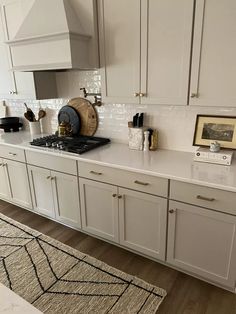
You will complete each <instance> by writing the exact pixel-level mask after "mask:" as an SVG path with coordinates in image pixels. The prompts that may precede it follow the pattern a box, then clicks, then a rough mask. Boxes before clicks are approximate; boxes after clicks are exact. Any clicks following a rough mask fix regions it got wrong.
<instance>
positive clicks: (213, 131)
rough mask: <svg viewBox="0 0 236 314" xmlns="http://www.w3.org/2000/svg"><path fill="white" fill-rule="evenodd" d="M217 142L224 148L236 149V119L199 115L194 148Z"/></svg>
mask: <svg viewBox="0 0 236 314" xmlns="http://www.w3.org/2000/svg"><path fill="white" fill-rule="evenodd" d="M215 141H217V142H218V143H220V146H221V147H222V148H229V149H236V117H230V116H210V115H197V118H196V125H195V132H194V138H193V145H194V146H210V144H211V143H212V142H215Z"/></svg>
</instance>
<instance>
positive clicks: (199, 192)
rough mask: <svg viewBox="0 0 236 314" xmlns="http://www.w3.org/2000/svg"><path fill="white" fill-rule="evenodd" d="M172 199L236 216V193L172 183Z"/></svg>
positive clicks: (172, 181) (177, 182) (176, 182)
mask: <svg viewBox="0 0 236 314" xmlns="http://www.w3.org/2000/svg"><path fill="white" fill-rule="evenodd" d="M170 199H172V200H176V201H181V202H186V203H190V204H194V205H197V206H202V207H206V208H210V209H215V210H218V211H221V212H225V213H229V214H233V215H236V206H235V204H236V193H234V192H228V191H223V190H219V189H213V188H209V187H206V186H200V185H196V184H190V183H185V182H180V181H174V180H171V181H170Z"/></svg>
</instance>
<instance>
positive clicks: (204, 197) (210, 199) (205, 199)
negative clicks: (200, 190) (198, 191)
mask: <svg viewBox="0 0 236 314" xmlns="http://www.w3.org/2000/svg"><path fill="white" fill-rule="evenodd" d="M197 199H198V200H203V201H208V202H213V201H215V198H213V197H206V196H202V195H197Z"/></svg>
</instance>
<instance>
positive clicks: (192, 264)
mask: <svg viewBox="0 0 236 314" xmlns="http://www.w3.org/2000/svg"><path fill="white" fill-rule="evenodd" d="M169 205H170V207H169V208H170V209H169V228H168V246H167V247H168V251H167V262H168V263H170V264H172V265H174V266H177V267H179V268H182V269H183V270H186V271H189V272H191V273H193V274H196V275H199V276H201V277H203V278H206V279H209V280H211V281H214V282H216V283H220V284H221V285H224V286H228V287H230V288H233V287H234V285H235V278H236V267H235V265H236V217H235V216H232V215H228V214H222V213H219V212H215V211H212V210H207V209H203V208H201V207H196V206H192V205H187V204H183V203H178V202H173V201H171V202H170V204H169Z"/></svg>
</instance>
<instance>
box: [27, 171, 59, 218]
mask: <svg viewBox="0 0 236 314" xmlns="http://www.w3.org/2000/svg"><path fill="white" fill-rule="evenodd" d="M28 170H29V179H30V186H31V194H32V199H33V205H34V209H35V210H36V211H38V212H39V213H41V214H43V215H45V216H49V217H52V218H55V210H54V203H53V192H52V181H53V180H51V178H52V177H51V173H50V170H47V169H43V168H39V167H34V166H28Z"/></svg>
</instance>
